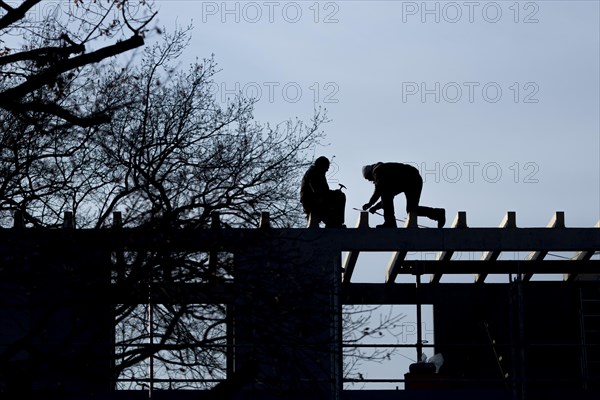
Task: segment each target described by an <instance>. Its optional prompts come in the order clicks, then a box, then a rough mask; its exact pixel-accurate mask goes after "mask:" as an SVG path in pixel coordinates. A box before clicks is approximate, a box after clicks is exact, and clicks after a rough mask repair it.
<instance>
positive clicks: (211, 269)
mask: <svg viewBox="0 0 600 400" xmlns="http://www.w3.org/2000/svg"><path fill="white" fill-rule="evenodd" d="M210 217H211V223H210V228H211V229H220V228H221V215H220V214H219V212H218V211H213V212H212V213H211V215H210ZM218 256H219V253H218V252H217V251H216V250H211V251H210V252H209V253H208V277H209V278H213V277H215V276H216V274H217V258H218Z"/></svg>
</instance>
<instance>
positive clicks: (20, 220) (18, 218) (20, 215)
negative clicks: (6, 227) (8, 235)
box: [13, 210, 25, 228]
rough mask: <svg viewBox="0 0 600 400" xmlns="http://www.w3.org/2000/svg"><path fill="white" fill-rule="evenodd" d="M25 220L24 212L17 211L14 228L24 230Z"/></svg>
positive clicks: (14, 216)
mask: <svg viewBox="0 0 600 400" xmlns="http://www.w3.org/2000/svg"><path fill="white" fill-rule="evenodd" d="M24 227H25V220H24V218H23V212H22V211H21V210H15V213H14V215H13V228H24Z"/></svg>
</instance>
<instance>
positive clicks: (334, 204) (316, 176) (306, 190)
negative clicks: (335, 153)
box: [300, 156, 346, 228]
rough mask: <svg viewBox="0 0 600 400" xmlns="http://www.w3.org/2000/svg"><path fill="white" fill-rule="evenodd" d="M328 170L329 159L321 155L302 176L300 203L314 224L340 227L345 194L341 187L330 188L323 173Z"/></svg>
mask: <svg viewBox="0 0 600 400" xmlns="http://www.w3.org/2000/svg"><path fill="white" fill-rule="evenodd" d="M328 170H329V159H327V157H324V156H321V157H319V158H317V159H316V160H315V162H314V163H313V164H312V165H311V166H310V167H309V168H308V170H307V171H306V173H305V174H304V177H303V178H302V186H301V188H300V203H302V207H303V208H304V213H306V218H307V219H311V218H312V219H314V220H313V221H312V222H313V223H314V224H316V225H318V224H319V222H324V223H325V226H326V227H327V228H341V227H345V225H344V212H345V207H346V195H345V194H344V192H342V191H341V189H336V190H331V189H329V185H328V184H327V178H325V173H326V172H327V171H328Z"/></svg>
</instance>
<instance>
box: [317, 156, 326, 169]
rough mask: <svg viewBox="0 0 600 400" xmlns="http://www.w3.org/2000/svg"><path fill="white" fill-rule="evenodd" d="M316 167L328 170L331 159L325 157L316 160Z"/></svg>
mask: <svg viewBox="0 0 600 400" xmlns="http://www.w3.org/2000/svg"><path fill="white" fill-rule="evenodd" d="M315 166H316V167H318V168H323V169H325V170H326V169H328V168H329V159H328V158H327V157H325V156H321V157H319V158H317V159H316V160H315Z"/></svg>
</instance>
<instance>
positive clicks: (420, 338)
mask: <svg viewBox="0 0 600 400" xmlns="http://www.w3.org/2000/svg"><path fill="white" fill-rule="evenodd" d="M415 273H416V285H415V304H416V306H417V362H419V361H420V360H421V354H422V353H423V332H422V327H421V324H422V321H421V318H422V317H421V297H420V293H419V289H420V288H421V265H420V263H419V262H417V263H416V265H415Z"/></svg>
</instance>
